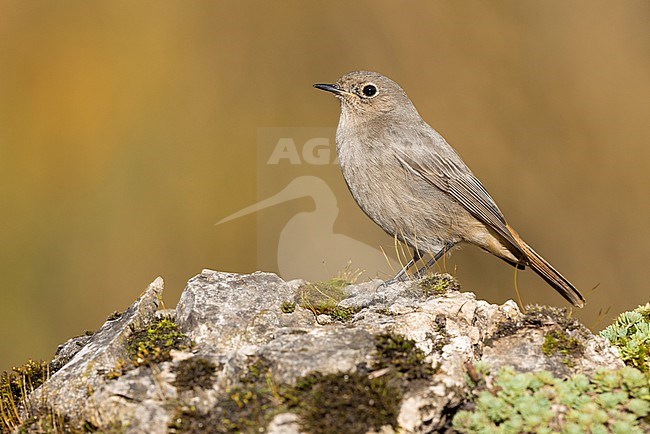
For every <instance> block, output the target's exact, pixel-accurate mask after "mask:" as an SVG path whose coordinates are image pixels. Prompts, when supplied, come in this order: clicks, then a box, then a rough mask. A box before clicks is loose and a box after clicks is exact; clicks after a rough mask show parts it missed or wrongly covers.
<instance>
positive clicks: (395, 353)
mask: <svg viewBox="0 0 650 434" xmlns="http://www.w3.org/2000/svg"><path fill="white" fill-rule="evenodd" d="M375 345H376V347H377V358H376V360H375V362H374V365H373V368H375V369H383V368H391V369H394V370H395V371H396V372H397V373H398V374H399V375H402V376H404V377H405V378H406V379H407V380H415V379H422V378H428V377H430V376H431V375H433V374H434V373H435V371H436V370H435V369H434V368H433V367H432V366H431V364H430V363H427V362H426V361H425V357H426V356H425V354H424V352H423V351H422V350H420V349H419V348H417V347H416V346H415V341H413V340H411V339H407V338H405V337H403V336H400V335H396V334H382V335H379V336H376V337H375Z"/></svg>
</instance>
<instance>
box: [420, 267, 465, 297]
mask: <svg viewBox="0 0 650 434" xmlns="http://www.w3.org/2000/svg"><path fill="white" fill-rule="evenodd" d="M418 285H419V287H420V289H421V290H422V292H423V293H424V295H425V296H427V297H429V296H431V295H440V294H444V293H445V292H447V291H458V290H459V289H460V284H459V283H458V280H456V278H455V277H453V276H452V275H450V274H447V273H443V274H438V273H436V274H431V275H428V276H426V277H423V278H422V279H420V280H419V282H418Z"/></svg>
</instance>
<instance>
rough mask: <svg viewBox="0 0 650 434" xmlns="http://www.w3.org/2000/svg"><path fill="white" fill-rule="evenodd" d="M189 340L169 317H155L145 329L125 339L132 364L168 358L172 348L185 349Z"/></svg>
mask: <svg viewBox="0 0 650 434" xmlns="http://www.w3.org/2000/svg"><path fill="white" fill-rule="evenodd" d="M188 346H189V341H188V339H187V337H186V336H185V334H183V333H182V332H181V331H180V330H178V326H177V325H176V323H175V322H174V321H172V320H171V319H169V318H156V319H154V320H153V322H152V323H151V324H149V325H148V326H147V327H146V328H145V329H143V330H140V331H136V332H134V333H133V334H132V335H131V336H129V338H128V339H127V343H126V348H127V352H128V355H129V358H130V359H131V361H132V362H133V365H134V366H143V365H145V366H146V365H151V364H155V363H161V362H164V361H167V360H170V356H169V352H170V350H172V349H176V350H185V349H187V348H188Z"/></svg>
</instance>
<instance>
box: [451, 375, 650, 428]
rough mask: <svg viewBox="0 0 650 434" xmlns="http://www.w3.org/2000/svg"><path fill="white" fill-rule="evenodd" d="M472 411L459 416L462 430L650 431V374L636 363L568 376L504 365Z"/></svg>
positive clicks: (455, 423) (457, 424) (457, 422)
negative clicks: (517, 370)
mask: <svg viewBox="0 0 650 434" xmlns="http://www.w3.org/2000/svg"><path fill="white" fill-rule="evenodd" d="M474 404H475V408H474V409H473V410H472V411H467V410H462V411H459V412H457V413H456V415H455V416H454V418H453V427H454V429H456V430H457V431H458V432H460V433H467V434H469V433H487V432H489V433H520V432H534V433H555V432H562V433H576V434H577V433H589V432H591V433H601V432H602V433H629V434H642V433H644V432H648V430H649V429H650V425H649V424H648V420H647V419H646V418H647V417H648V415H649V414H650V379H649V377H647V376H645V375H644V374H643V373H642V372H640V371H639V370H637V369H634V368H631V367H625V368H622V369H619V370H615V371H611V370H604V369H603V370H600V371H597V372H596V373H595V374H594V375H593V376H592V377H591V378H589V377H587V376H586V375H583V374H577V375H574V376H572V377H570V378H568V379H566V380H562V379H559V378H554V377H553V376H552V374H551V373H550V372H547V371H541V372H536V373H523V374H522V373H516V372H515V371H514V370H513V369H512V368H509V367H505V368H501V369H500V370H499V372H498V373H497V376H496V377H495V379H494V383H493V387H492V388H491V389H490V390H482V391H481V392H479V393H478V395H477V397H476V398H475V400H474Z"/></svg>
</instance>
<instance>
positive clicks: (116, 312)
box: [106, 311, 124, 321]
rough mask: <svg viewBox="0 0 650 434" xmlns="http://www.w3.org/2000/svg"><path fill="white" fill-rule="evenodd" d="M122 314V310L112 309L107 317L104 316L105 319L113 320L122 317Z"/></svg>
mask: <svg viewBox="0 0 650 434" xmlns="http://www.w3.org/2000/svg"><path fill="white" fill-rule="evenodd" d="M122 315H124V312H118V311H114V312H113V313H112V314H110V315H109V316H108V318H106V321H115V320H117V319H120V318H122Z"/></svg>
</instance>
